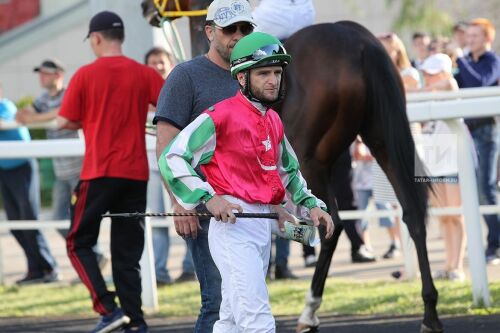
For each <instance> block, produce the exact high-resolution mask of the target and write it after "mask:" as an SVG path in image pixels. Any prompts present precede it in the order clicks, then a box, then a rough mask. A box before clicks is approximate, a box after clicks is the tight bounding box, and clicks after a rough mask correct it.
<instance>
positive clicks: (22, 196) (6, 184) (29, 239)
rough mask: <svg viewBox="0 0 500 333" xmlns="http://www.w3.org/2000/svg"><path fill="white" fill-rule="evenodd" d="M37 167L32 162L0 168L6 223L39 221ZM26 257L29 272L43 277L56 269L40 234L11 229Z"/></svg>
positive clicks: (34, 231)
mask: <svg viewBox="0 0 500 333" xmlns="http://www.w3.org/2000/svg"><path fill="white" fill-rule="evenodd" d="M37 170H38V167H37V164H36V162H35V161H31V162H26V163H25V164H22V165H20V166H18V167H15V168H13V169H0V191H1V193H2V199H3V203H4V207H5V212H6V213H7V219H8V220H36V219H37V218H38V203H39V191H38V176H37V175H35V172H37ZM11 233H12V235H13V236H14V237H15V238H16V240H17V242H18V243H19V245H20V246H21V248H22V249H23V251H24V254H25V256H26V261H27V263H28V273H29V274H33V275H42V274H44V273H47V272H51V271H53V270H57V263H56V260H55V258H54V257H53V256H52V254H51V252H50V249H49V247H48V245H47V241H46V240H45V237H44V236H43V234H42V233H41V232H40V231H39V230H37V229H34V230H12V231H11Z"/></svg>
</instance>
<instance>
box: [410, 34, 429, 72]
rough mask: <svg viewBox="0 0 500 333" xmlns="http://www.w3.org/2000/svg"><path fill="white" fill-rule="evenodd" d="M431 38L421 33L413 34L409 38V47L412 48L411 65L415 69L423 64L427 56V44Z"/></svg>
mask: <svg viewBox="0 0 500 333" xmlns="http://www.w3.org/2000/svg"><path fill="white" fill-rule="evenodd" d="M430 42H431V38H430V37H429V35H427V34H426V33H423V32H415V33H414V34H413V36H412V37H411V45H412V48H413V56H414V58H413V60H412V61H411V65H412V66H413V67H415V68H416V69H418V68H419V66H420V65H421V64H422V63H423V62H424V60H425V58H427V56H428V52H429V44H430Z"/></svg>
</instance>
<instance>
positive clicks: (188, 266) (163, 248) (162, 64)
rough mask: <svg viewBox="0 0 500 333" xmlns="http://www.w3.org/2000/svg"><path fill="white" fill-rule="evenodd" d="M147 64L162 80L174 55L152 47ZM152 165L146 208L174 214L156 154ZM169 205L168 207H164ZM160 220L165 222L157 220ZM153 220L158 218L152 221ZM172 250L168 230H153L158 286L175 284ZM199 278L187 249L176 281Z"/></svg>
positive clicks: (150, 160)
mask: <svg viewBox="0 0 500 333" xmlns="http://www.w3.org/2000/svg"><path fill="white" fill-rule="evenodd" d="M144 62H145V64H146V65H148V66H149V67H151V68H154V69H155V70H156V71H157V72H158V74H160V75H161V77H162V78H163V79H166V78H167V76H168V74H169V73H170V71H171V70H172V68H174V66H175V60H174V58H173V56H172V55H171V54H170V53H168V52H167V51H166V50H165V49H164V48H161V47H153V48H152V49H151V50H149V51H148V52H147V53H146V56H145V59H144ZM155 112H156V109H155V108H154V107H152V106H150V111H149V112H148V120H149V119H153V117H154V114H155ZM148 164H149V182H148V195H147V200H146V208H147V210H148V211H151V212H167V211H171V203H170V198H168V196H166V197H165V195H164V192H163V183H162V180H161V175H160V171H159V170H158V162H157V160H156V154H155V153H154V152H148ZM165 205H166V206H165ZM158 219H159V220H164V219H161V218H158ZM151 220H152V221H154V220H155V218H152V219H151ZM169 251H170V236H169V234H168V228H164V227H161V228H153V252H154V256H155V271H156V284H157V285H158V286H164V285H168V284H171V283H172V279H171V278H170V274H169V272H168V268H167V262H168V255H169ZM195 279H196V275H195V274H194V264H193V258H192V257H191V251H189V248H187V249H186V254H185V256H184V260H183V261H182V273H181V276H180V277H179V278H178V279H177V280H176V282H185V281H193V280H195Z"/></svg>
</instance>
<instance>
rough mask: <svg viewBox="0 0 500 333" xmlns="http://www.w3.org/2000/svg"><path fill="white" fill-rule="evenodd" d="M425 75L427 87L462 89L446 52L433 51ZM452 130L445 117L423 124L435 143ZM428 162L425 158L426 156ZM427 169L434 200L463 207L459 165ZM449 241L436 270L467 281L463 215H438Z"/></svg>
mask: <svg viewBox="0 0 500 333" xmlns="http://www.w3.org/2000/svg"><path fill="white" fill-rule="evenodd" d="M420 69H421V71H422V73H423V75H424V87H423V88H422V90H423V91H450V90H458V85H457V82H456V81H455V79H454V78H453V74H452V62H451V59H450V57H448V56H447V55H446V54H443V53H437V54H434V55H431V56H430V57H428V58H427V59H425V61H424V63H423V64H422V65H421V66H420ZM449 134H452V132H451V130H450V129H449V128H448V126H447V125H446V123H445V122H444V121H429V122H426V123H425V125H424V126H423V128H422V135H423V137H424V142H429V143H431V144H435V142H445V141H446V140H447V138H446V135H449ZM423 160H424V162H425V158H424V159H423ZM426 167H427V170H428V171H429V172H430V175H431V176H432V177H433V178H434V179H436V180H437V182H436V181H435V182H434V184H433V191H432V192H431V204H432V206H435V207H459V206H461V204H462V203H461V200H460V187H459V185H458V165H456V163H455V164H453V163H446V166H445V167H446V168H445V169H444V168H443V167H442V166H440V165H439V164H437V165H436V164H434V163H427V164H426ZM438 219H439V222H440V224H441V230H442V235H443V240H444V245H445V252H446V262H445V268H444V270H439V271H436V273H435V274H434V277H435V278H438V279H449V280H451V281H463V280H464V279H465V274H464V270H463V261H464V256H465V226H464V219H463V216H462V215H449V216H440V217H438Z"/></svg>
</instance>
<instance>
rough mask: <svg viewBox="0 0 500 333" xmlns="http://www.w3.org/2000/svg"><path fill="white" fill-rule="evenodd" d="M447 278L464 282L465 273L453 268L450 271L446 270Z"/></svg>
mask: <svg viewBox="0 0 500 333" xmlns="http://www.w3.org/2000/svg"><path fill="white" fill-rule="evenodd" d="M448 280H450V281H454V282H464V281H465V274H464V272H462V271H459V270H453V271H451V272H448Z"/></svg>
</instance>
